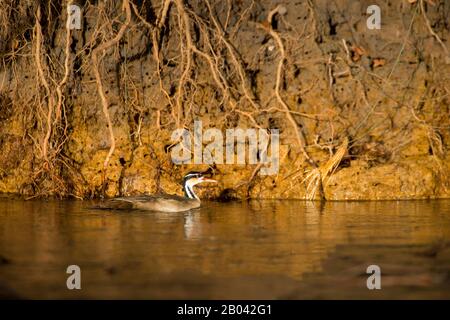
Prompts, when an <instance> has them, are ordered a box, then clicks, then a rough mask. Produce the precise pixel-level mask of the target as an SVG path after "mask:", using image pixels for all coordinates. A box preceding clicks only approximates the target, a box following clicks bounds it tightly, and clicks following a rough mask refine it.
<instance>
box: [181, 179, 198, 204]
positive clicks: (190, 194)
mask: <svg viewBox="0 0 450 320" xmlns="http://www.w3.org/2000/svg"><path fill="white" fill-rule="evenodd" d="M192 187H193V185H191V183H189V181H187V182H186V184H185V185H184V190H185V191H186V195H187V196H188V198H190V199H197V200H200V199H199V198H198V197H197V195H196V194H195V192H194V190H193V189H192Z"/></svg>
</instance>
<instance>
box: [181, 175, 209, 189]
mask: <svg viewBox="0 0 450 320" xmlns="http://www.w3.org/2000/svg"><path fill="white" fill-rule="evenodd" d="M208 176H209V173H208V172H199V171H191V172H188V173H187V174H186V175H185V176H184V178H183V185H184V186H186V185H188V186H189V187H193V186H195V185H196V184H199V183H202V182H217V181H216V180H214V179H211V178H209V177H208Z"/></svg>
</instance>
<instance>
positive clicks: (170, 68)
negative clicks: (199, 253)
mask: <svg viewBox="0 0 450 320" xmlns="http://www.w3.org/2000/svg"><path fill="white" fill-rule="evenodd" d="M0 4H1V6H0V24H1V25H2V26H5V27H4V28H2V30H1V31H0V40H1V43H0V57H1V61H2V64H1V65H0V151H1V152H0V192H2V193H13V194H22V195H25V196H26V197H34V196H50V195H56V196H61V197H65V196H74V197H79V198H90V197H99V196H102V195H105V196H107V197H112V196H116V195H127V194H139V193H154V192H158V191H165V192H169V193H175V192H178V193H181V188H180V186H179V182H180V181H181V178H182V176H183V174H184V173H186V172H187V171H188V170H191V169H196V170H204V169H207V168H208V165H194V164H191V165H187V164H184V165H176V164H174V163H173V161H172V158H171V154H172V148H173V146H174V141H172V140H171V135H172V132H173V131H174V130H175V129H177V128H183V127H184V128H186V129H188V130H190V131H191V130H193V126H194V121H195V120H201V121H202V124H203V127H204V128H205V129H206V128H217V129H219V130H220V131H221V132H225V130H226V129H229V128H236V127H239V128H264V129H266V128H267V129H279V130H280V153H279V154H280V168H279V171H278V174H275V175H269V176H262V175H259V174H258V172H259V170H260V169H261V166H258V165H255V164H246V165H226V164H216V165H214V166H213V168H214V170H215V174H216V178H218V179H219V180H220V183H219V184H218V186H216V187H209V188H207V189H206V188H203V189H201V191H200V193H201V195H202V196H203V197H218V196H220V195H221V196H222V197H224V198H233V197H237V198H245V197H253V198H297V199H303V198H319V197H321V196H322V197H324V198H326V199H335V200H344V199H416V198H445V197H449V196H450V155H449V152H448V150H449V146H450V116H449V115H450V107H449V105H450V104H449V101H450V98H449V92H450V91H449V89H450V87H449V83H450V81H449V80H450V79H449V78H450V55H449V48H450V44H448V39H449V36H450V32H449V30H450V21H449V17H450V2H448V1H445V0H440V1H438V0H433V1H431V0H428V1H426V0H418V1H407V0H402V1H397V0H395V1H394V0H392V1H388V0H385V1H376V4H377V5H378V6H379V7H380V9H381V28H380V29H373V30H371V29H369V28H368V26H367V19H368V18H369V17H370V14H368V13H367V12H366V10H367V7H369V6H370V5H372V4H374V3H373V1H350V0H348V1H345V0H336V1H325V0H323V1H322V0H317V1H310V0H308V1H306V0H305V1H284V2H282V1H265V0H263V1H250V0H241V1H228V2H227V1H215V0H209V1H191V0H188V1H181V0H173V1H169V0H157V1H156V0H154V1H148V0H147V1H145V0H144V1H134V2H131V1H127V0H124V1H120V2H119V1H106V2H97V1H91V2H86V1H81V0H80V1H73V2H70V3H69V2H67V3H66V2H64V3H63V4H61V3H59V2H56V1H40V2H29V1H13V0H0ZM70 4H72V5H76V6H78V8H80V17H81V20H80V29H77V28H75V29H70V28H67V24H66V21H67V10H66V8H67V5H70ZM207 143H208V142H205V144H207Z"/></svg>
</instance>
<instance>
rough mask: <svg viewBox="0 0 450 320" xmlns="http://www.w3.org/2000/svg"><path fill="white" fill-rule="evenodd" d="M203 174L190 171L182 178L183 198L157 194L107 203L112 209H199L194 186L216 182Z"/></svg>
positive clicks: (112, 200) (170, 210)
mask: <svg viewBox="0 0 450 320" xmlns="http://www.w3.org/2000/svg"><path fill="white" fill-rule="evenodd" d="M205 174H206V173H205V172H197V171H191V172H189V173H187V174H186V175H185V176H184V178H183V190H184V197H180V196H178V195H169V194H159V195H144V196H135V197H120V198H114V199H111V200H110V201H109V202H110V204H112V205H111V208H114V209H140V210H148V211H160V212H182V211H188V210H191V209H195V208H199V207H200V199H199V197H198V196H197V195H196V194H195V192H194V186H195V185H197V184H199V183H203V182H217V181H216V180H213V179H209V178H207V177H206V176H205Z"/></svg>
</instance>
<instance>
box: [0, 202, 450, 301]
mask: <svg viewBox="0 0 450 320" xmlns="http://www.w3.org/2000/svg"><path fill="white" fill-rule="evenodd" d="M93 204H94V203H90V202H78V201H65V202H61V201H48V202H44V201H28V202H24V201H19V200H10V199H0V258H1V257H3V258H4V259H6V260H5V261H8V263H3V264H0V291H1V290H2V289H1V288H2V286H3V287H6V288H11V289H12V290H14V291H15V292H17V293H18V294H19V295H21V296H24V297H32V298H50V297H52V298H55V297H56V298H59V297H60V298H71V297H85V298H127V297H130V298H132V297H134V298H155V297H156V298H183V297H200V298H202V297H206V298H209V297H216V298H217V297H227V298H230V297H248V298H252V297H255V298H258V297H267V298H273V297H277V296H278V297H279V296H284V295H285V296H287V297H295V296H298V297H311V294H313V293H314V291H317V290H318V289H317V288H316V289H314V284H315V283H321V281H323V280H324V279H325V277H326V278H327V281H328V283H329V285H327V284H322V285H323V286H324V287H326V288H328V289H327V290H332V289H333V287H334V285H333V281H337V280H338V277H339V275H338V274H335V276H334V278H329V277H330V275H329V273H330V272H329V271H330V270H328V269H331V274H333V273H336V272H335V271H336V270H339V267H341V268H342V270H344V271H345V272H344V271H342V274H344V273H345V274H347V276H348V277H350V278H348V279H347V281H348V282H349V283H350V284H352V283H353V282H354V285H356V286H359V284H358V283H359V282H358V281H359V280H358V279H359V278H358V277H360V276H361V273H364V272H365V267H367V265H368V264H370V263H373V262H377V261H379V263H380V264H384V265H386V266H387V267H386V268H391V269H392V270H394V274H395V270H397V269H398V270H402V268H409V267H410V265H409V264H410V263H409V262H410V261H414V262H417V263H418V264H419V266H418V268H419V269H420V270H419V271H420V272H419V274H422V279H423V274H428V275H430V279H431V278H433V272H434V271H436V274H435V275H436V276H437V277H438V278H439V277H441V278H439V279H440V280H439V281H440V282H439V281H438V282H432V281H431V282H430V283H429V284H427V285H426V286H429V287H433V286H435V287H436V290H438V291H439V292H440V294H444V295H445V294H447V293H448V290H444V291H442V289H441V288H440V285H441V284H442V285H443V284H444V283H445V281H447V280H448V279H447V278H445V273H446V272H447V273H448V274H450V273H449V270H447V269H445V265H447V264H445V263H444V262H445V259H446V258H447V256H446V255H447V252H448V251H450V250H449V249H448V248H450V246H448V247H447V242H448V241H449V239H450V201H448V200H442V201H389V202H326V203H325V202H324V203H320V202H317V203H312V202H304V201H250V202H243V203H240V202H234V203H226V204H223V203H215V202H207V203H205V204H204V207H202V208H201V209H198V210H194V211H192V212H188V213H172V214H168V213H152V212H140V211H130V212H121V211H104V210H94V209H91V208H92V206H93ZM434 247H438V248H440V249H439V250H440V251H439V252H438V253H436V254H435V257H434V258H433V259H434V260H433V259H429V258H426V259H425V258H423V259H422V258H420V259H416V257H417V256H418V254H417V252H419V253H420V252H422V251H424V252H426V250H433V248H434ZM430 248H431V249H430ZM420 250H422V251H420ZM436 250H437V249H436ZM424 257H425V256H424ZM448 257H449V259H450V255H449V256H448ZM439 259H441V260H442V261H443V262H442V265H441V264H440V263H441V262H439V261H441V260H439ZM369 260H370V261H369ZM330 261H331V262H330ZM408 261H409V262H408ZM449 261H450V260H449ZM70 264H77V265H79V266H80V267H81V269H82V274H83V277H82V283H83V284H82V288H83V289H82V290H81V291H79V292H72V291H68V290H67V289H66V288H65V281H66V276H67V275H66V273H65V270H66V268H67V266H68V265H70ZM434 267H436V268H434ZM333 268H334V269H333ZM336 268H338V269H336ZM396 268H397V269H396ZM433 268H434V269H433ZM391 269H390V270H391ZM333 270H334V271H333ZM424 270H425V271H424ZM433 270H434V271H433ZM414 272H415V271H414ZM424 272H425V273H424ZM311 275H314V276H311ZM443 275H444V276H443ZM352 277H355V278H352ZM442 277H443V278H442ZM425 278H426V277H425ZM352 279H353V280H352ZM396 279H397V278H395V277H394V278H388V279H387V280H388V281H387V282H386V283H388V284H389V281H391V282H390V283H391V285H392V286H396V285H397V284H399V283H400V284H401V285H404V286H407V285H408V282H407V281H406V280H402V281H403V284H402V283H401V281H400V282H399V281H397V280H398V279H397V280H396ZM414 279H416V278H414V277H412V278H411V279H410V281H412V284H414V283H416V284H417V283H418V282H417V280H414ZM417 279H420V276H419V278H417ZM427 279H428V278H427ZM352 281H353V282H352ZM405 281H406V283H405ZM357 282H358V283H357ZM361 283H363V282H361ZM419 283H420V284H421V285H423V283H424V282H423V281H422V282H420V281H419ZM425 283H426V281H425ZM308 284H309V285H311V288H313V289H311V288H309V287H308ZM350 284H349V285H350ZM302 286H304V287H305V288H309V289H308V290H312V291H308V292H309V293H307V291H301V290H300V291H299V289H298V288H299V287H302ZM268 288H271V289H269V290H267V289H268ZM274 288H275V289H274ZM276 288H279V290H278V291H277V289H276ZM361 289H364V288H362V287H361ZM262 290H265V291H268V292H266V293H264V294H267V296H266V295H264V294H263V293H261V291H262ZM321 290H323V288H322V289H321ZM334 290H335V291H337V288H335V289H334ZM365 290H366V291H367V289H365ZM293 292H294V293H295V294H293ZM316 293H317V292H316ZM245 294H247V295H245ZM308 294H309V295H308ZM0 295H1V294H0ZM399 295H400V296H401V293H399ZM330 296H331V297H333V295H332V294H330ZM350 297H352V296H350Z"/></svg>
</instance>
